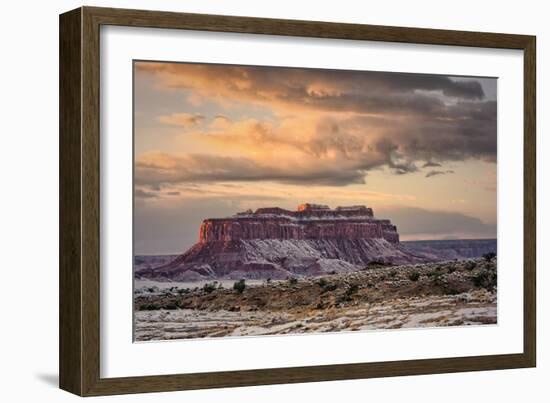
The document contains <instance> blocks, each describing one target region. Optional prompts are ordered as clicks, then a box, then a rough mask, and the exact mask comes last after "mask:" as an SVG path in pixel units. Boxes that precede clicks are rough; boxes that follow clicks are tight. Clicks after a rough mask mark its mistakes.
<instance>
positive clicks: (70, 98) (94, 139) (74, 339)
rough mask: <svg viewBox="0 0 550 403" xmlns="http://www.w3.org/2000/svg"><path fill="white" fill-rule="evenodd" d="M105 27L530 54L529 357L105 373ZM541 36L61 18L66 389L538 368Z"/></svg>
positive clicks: (163, 15) (184, 17)
mask: <svg viewBox="0 0 550 403" xmlns="http://www.w3.org/2000/svg"><path fill="white" fill-rule="evenodd" d="M102 25H120V26H131V27H150V28H151V27H152V28H171V29H185V30H202V31H215V32H225V33H229V32H231V33H253V34H269V35H288V36H302V37H317V38H337V39H352V40H358V41H361V40H369V41H381V42H401V43H417V44H434V45H457V46H474V47H483V48H499V49H519V50H523V52H524V100H523V103H524V133H523V135H524V164H525V166H524V245H523V253H524V268H523V276H524V277H523V278H524V283H523V287H524V289H523V296H524V306H523V315H524V324H523V343H524V348H523V353H521V354H504V355H490V356H469V357H456V358H440V359H421V360H406V361H391V362H374V363H359V364H357V363H354V364H341V365H340V364H339V365H322V366H307V367H291V368H276V369H254V370H239V371H226V372H210V373H192V374H173V375H158V376H139V377H127V378H101V377H100V315H99V312H100V311H99V301H100V300H99V293H100V277H99V264H100V263H99V262H100V260H99V247H100V230H99V228H100V225H99V220H100V211H99V205H100V194H99V193H100V172H99V159H100V147H99V138H100V137H99V130H100V127H99V113H100V101H99V99H100V97H99V91H100V84H99V72H100V64H99V54H100V53H99V52H100V49H99V46H100V45H99V44H100V41H99V35H100V26H102ZM535 52H536V50H535V37H534V36H527V35H510V34H497V33H483V32H461V31H447V30H436V29H419V28H402V27H389V26H374V25H356V24H340V23H329V22H313V21H294V20H276V19H265V18H250V17H229V16H219V15H201V14H184V13H171V12H158V11H142V10H122V9H109V8H95V7H81V8H78V9H76V10H73V11H69V12H67V13H65V14H62V15H61V16H60V224H59V225H60V254H59V259H60V277H59V278H60V294H59V299H60V313H59V320H60V344H59V362H60V387H61V388H62V389H64V390H66V391H69V392H72V393H75V394H77V395H81V396H94V395H111V394H121V393H140V392H160V391H173V390H188V389H200V388H219V387H234V386H248V385H265V384H279V383H297V382H313V381H328V380H342V379H357V378H371V377H373V378H374V377H388V376H400V375H418V374H436V373H449V372H459V371H481V370H496V369H507V368H525V367H534V366H535V363H536V310H535V302H536V295H535V291H536V290H535V266H536V261H535V255H536V250H535V248H536V246H535V243H536V221H535V207H536V205H535V203H536V171H535V169H536V163H535V158H536V157H535V121H536V119H535V113H536V103H535V102H536V95H535V89H536V85H535V83H536V81H535V80H536V79H535V74H536V73H535V60H536V59H535V57H536V56H535Z"/></svg>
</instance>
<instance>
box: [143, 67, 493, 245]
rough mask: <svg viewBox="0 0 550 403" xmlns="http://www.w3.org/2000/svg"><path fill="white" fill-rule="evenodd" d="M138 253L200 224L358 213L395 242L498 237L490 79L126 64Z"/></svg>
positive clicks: (187, 234) (189, 233)
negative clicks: (238, 217) (290, 213)
mask: <svg viewBox="0 0 550 403" xmlns="http://www.w3.org/2000/svg"><path fill="white" fill-rule="evenodd" d="M134 69H135V70H134V86H135V87H134V91H135V92H134V102H135V116H134V119H135V122H134V123H135V125H134V127H135V133H134V135H135V167H134V175H135V176H134V178H135V192H134V195H135V202H134V204H135V209H134V217H135V219H134V235H135V252H136V253H137V254H164V253H181V252H183V251H185V250H186V249H187V248H188V247H190V246H191V245H192V244H194V243H195V242H196V241H197V237H198V228H199V225H200V223H201V221H202V220H203V219H204V218H209V217H224V216H228V215H232V214H235V213H236V212H238V211H243V210H246V209H248V208H251V209H253V210H254V209H256V208H258V207H269V206H278V207H283V208H288V209H294V208H295V207H296V206H297V205H298V204H300V203H304V202H311V203H322V204H328V205H329V206H330V207H333V208H334V207H336V206H340V205H356V204H364V205H367V206H369V207H372V208H373V209H374V214H375V216H378V217H380V218H390V219H391V220H392V221H393V222H394V223H395V224H396V225H397V227H398V231H399V233H400V234H401V239H402V240H407V239H445V238H495V237H496V219H497V217H496V184H497V183H496V156H497V140H496V139H497V123H496V113H497V112H496V96H497V94H496V92H497V80H496V79H494V78H475V77H449V76H442V75H422V74H403V73H384V72H363V71H342V70H321V69H302V68H285V67H251V66H229V65H209V64H187V63H154V62H135V65H134Z"/></svg>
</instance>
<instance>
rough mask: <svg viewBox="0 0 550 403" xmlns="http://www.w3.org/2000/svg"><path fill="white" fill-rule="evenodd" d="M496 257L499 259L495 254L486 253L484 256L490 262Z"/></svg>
mask: <svg viewBox="0 0 550 403" xmlns="http://www.w3.org/2000/svg"><path fill="white" fill-rule="evenodd" d="M495 257H497V254H496V253H495V252H489V253H486V254H484V255H483V259H485V260H486V261H488V262H490V261H491V260H493V258H495Z"/></svg>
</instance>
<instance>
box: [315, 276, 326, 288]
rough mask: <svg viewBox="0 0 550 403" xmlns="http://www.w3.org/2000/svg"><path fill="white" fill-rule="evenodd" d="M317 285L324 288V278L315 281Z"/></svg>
mask: <svg viewBox="0 0 550 403" xmlns="http://www.w3.org/2000/svg"><path fill="white" fill-rule="evenodd" d="M317 285H318V286H319V287H321V288H325V287H326V285H327V280H325V279H324V278H320V279H319V280H317Z"/></svg>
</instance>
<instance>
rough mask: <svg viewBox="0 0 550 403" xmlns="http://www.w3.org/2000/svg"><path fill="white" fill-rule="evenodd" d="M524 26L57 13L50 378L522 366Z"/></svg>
mask: <svg viewBox="0 0 550 403" xmlns="http://www.w3.org/2000/svg"><path fill="white" fill-rule="evenodd" d="M535 82H536V81H535V37H534V36H526V35H513V34H500V33H482V32H459V31H446V30H433V29H419V28H402V27H386V26H373V25H354V24H339V23H328V22H313V21H294V20H275V19H263V18H249V17H228V16H217V15H200V14H184V13H170V12H158V11H143V10H141V11H138V10H120V9H107V8H94V7H82V8H79V9H76V10H73V11H69V12H67V13H65V14H62V15H61V16H60V387H61V388H62V389H65V390H67V391H69V392H72V393H75V394H78V395H81V396H91V395H107V394H121V393H139V392H155V391H169V390H186V389H198V388H215V387H231V386H245V385H261V384H276V383H292V382H311V381H325V380H342V379H354V378H369V377H387V376H400V375H415V374H435V373H447V372H458V371H479V370H495V369H504V368H523V367H533V366H535V363H536V351H535V340H536V324H535V317H536V315H535V301H536V296H535V236H536V227H535V199H536V188H535V177H536V172H535V166H536V163H535V111H536V102H535V88H536V86H535Z"/></svg>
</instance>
